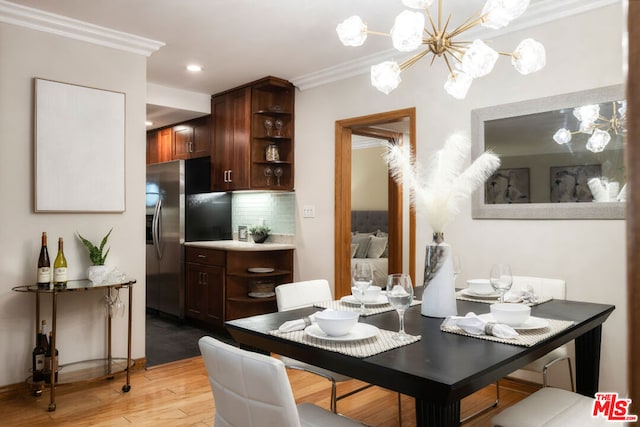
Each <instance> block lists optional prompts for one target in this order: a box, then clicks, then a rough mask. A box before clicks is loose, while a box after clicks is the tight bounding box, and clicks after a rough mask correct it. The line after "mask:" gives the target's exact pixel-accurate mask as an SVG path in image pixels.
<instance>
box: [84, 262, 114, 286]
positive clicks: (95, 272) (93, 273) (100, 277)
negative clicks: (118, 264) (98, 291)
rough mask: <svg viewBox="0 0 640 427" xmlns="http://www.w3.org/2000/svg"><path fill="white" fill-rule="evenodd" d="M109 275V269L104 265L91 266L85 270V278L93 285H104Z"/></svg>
mask: <svg viewBox="0 0 640 427" xmlns="http://www.w3.org/2000/svg"><path fill="white" fill-rule="evenodd" d="M108 275H109V267H107V266H106V265H92V266H90V267H89V268H88V269H87V277H88V278H89V280H91V281H92V282H93V283H95V284H98V285H99V284H101V283H104V282H105V281H106V280H107V276H108Z"/></svg>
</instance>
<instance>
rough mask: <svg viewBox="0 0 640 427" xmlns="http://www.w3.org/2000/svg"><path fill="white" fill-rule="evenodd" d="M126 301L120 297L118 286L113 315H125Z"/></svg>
mask: <svg viewBox="0 0 640 427" xmlns="http://www.w3.org/2000/svg"><path fill="white" fill-rule="evenodd" d="M124 308H125V306H124V302H122V300H121V299H120V288H116V300H115V301H114V302H113V315H114V316H115V315H118V316H120V317H122V316H124Z"/></svg>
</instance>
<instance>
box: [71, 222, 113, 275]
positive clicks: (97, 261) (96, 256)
mask: <svg viewBox="0 0 640 427" xmlns="http://www.w3.org/2000/svg"><path fill="white" fill-rule="evenodd" d="M112 231H113V228H112V229H111V230H109V232H108V233H107V234H106V235H105V236H104V237H103V238H102V241H101V242H100V246H96V245H94V244H93V243H91V241H89V240H88V239H85V238H84V237H82V236H81V235H80V233H76V234H77V235H78V238H79V239H80V240H81V241H82V243H83V244H84V246H85V247H86V248H87V251H88V252H89V260H91V264H92V265H91V266H90V267H89V268H88V270H87V276H88V277H89V280H91V281H92V282H94V283H102V282H104V280H105V279H106V278H107V275H108V274H109V267H107V266H105V265H104V263H105V261H106V260H107V256H108V255H109V251H110V250H111V248H108V249H107V251H106V252H104V247H105V246H106V244H107V240H109V235H111V232H112Z"/></svg>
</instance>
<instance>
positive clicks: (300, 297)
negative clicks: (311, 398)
mask: <svg viewBox="0 0 640 427" xmlns="http://www.w3.org/2000/svg"><path fill="white" fill-rule="evenodd" d="M332 299H333V296H332V295H331V288H330V287H329V282H327V281H326V280H324V279H317V280H307V281H303V282H293V283H286V284H283V285H279V286H277V287H276V303H277V304H278V311H287V310H294V309H296V308H301V307H308V306H311V305H313V304H315V303H318V302H325V301H331V300H332ZM280 360H282V362H283V363H284V365H285V366H286V367H287V368H291V369H298V370H301V371H307V372H311V373H313V374H316V375H319V376H321V377H323V378H326V379H327V380H329V381H331V403H330V407H331V411H333V412H334V413H336V412H337V411H338V409H337V403H338V400H341V399H344V398H345V397H349V396H351V395H353V394H355V393H358V392H359V391H362V390H365V389H367V388H369V387H371V384H367V385H365V386H362V387H359V388H357V389H355V390H352V391H350V392H348V393H345V394H342V395H340V396H338V395H337V384H336V383H339V382H344V381H349V380H351V379H352V378H351V377H348V376H346V375H342V374H338V373H337V372H333V371H329V370H327V369H322V368H319V367H317V366H313V365H310V364H308V363H305V362H301V361H299V360H295V359H292V358H290V357H286V356H281V357H280Z"/></svg>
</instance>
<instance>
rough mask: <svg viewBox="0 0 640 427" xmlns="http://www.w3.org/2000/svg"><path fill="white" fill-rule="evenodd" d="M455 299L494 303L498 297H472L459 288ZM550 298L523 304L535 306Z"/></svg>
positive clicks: (550, 298)
mask: <svg viewBox="0 0 640 427" xmlns="http://www.w3.org/2000/svg"><path fill="white" fill-rule="evenodd" d="M456 299H459V300H461V301H471V302H482V303H485V304H494V303H496V302H498V298H497V297H496V298H474V297H472V296H469V295H465V294H464V289H461V290H459V291H457V292H456ZM552 299H553V298H552V297H545V298H538V300H537V301H536V302H528V303H525V304H526V305H528V306H529V307H533V306H536V305H538V304H542V303H544V302H547V301H551V300H552ZM507 302H508V301H507Z"/></svg>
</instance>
